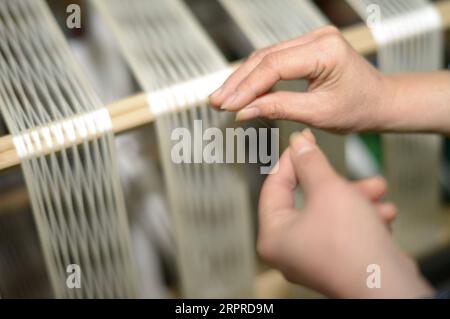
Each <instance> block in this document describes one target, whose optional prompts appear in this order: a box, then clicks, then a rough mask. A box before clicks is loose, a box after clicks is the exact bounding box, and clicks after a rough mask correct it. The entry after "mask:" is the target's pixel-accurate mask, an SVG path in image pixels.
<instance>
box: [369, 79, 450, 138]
mask: <svg viewBox="0 0 450 319" xmlns="http://www.w3.org/2000/svg"><path fill="white" fill-rule="evenodd" d="M386 87H387V89H386V90H387V91H388V92H389V93H388V94H387V95H386V99H385V100H384V104H385V105H382V106H380V109H379V112H378V114H379V116H377V118H378V120H377V121H376V124H375V127H374V130H375V131H391V132H431V133H440V134H445V135H450V72H448V71H440V72H430V73H405V74H399V75H392V76H387V77H386Z"/></svg>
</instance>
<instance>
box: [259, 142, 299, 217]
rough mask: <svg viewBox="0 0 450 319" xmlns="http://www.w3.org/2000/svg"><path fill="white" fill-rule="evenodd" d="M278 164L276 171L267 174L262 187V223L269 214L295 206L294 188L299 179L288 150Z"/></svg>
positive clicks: (260, 202) (260, 209) (260, 213)
mask: <svg viewBox="0 0 450 319" xmlns="http://www.w3.org/2000/svg"><path fill="white" fill-rule="evenodd" d="M277 165H278V167H277V171H276V173H274V174H270V175H268V176H267V178H266V180H265V182H264V185H263V187H262V189H261V193H260V199H259V215H260V223H264V221H265V220H266V219H267V217H268V216H271V215H274V214H276V213H277V212H279V211H282V210H288V209H293V208H294V207H295V197H294V196H295V195H294V190H295V187H296V186H297V179H296V177H295V171H294V167H293V166H292V162H291V158H290V155H289V151H288V150H286V151H284V152H283V154H282V155H281V157H280V160H279V161H278V164H277Z"/></svg>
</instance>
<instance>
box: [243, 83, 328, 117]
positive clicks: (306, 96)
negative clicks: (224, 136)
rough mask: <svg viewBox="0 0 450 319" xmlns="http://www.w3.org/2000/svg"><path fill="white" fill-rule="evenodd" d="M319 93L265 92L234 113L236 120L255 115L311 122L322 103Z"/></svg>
mask: <svg viewBox="0 0 450 319" xmlns="http://www.w3.org/2000/svg"><path fill="white" fill-rule="evenodd" d="M321 101H322V99H321V97H320V96H319V95H316V94H314V93H299V92H285V91H278V92H273V93H268V94H265V95H263V96H261V97H259V98H257V99H256V100H254V101H253V102H252V103H250V104H249V105H248V106H246V107H244V108H243V109H241V110H240V111H239V112H237V114H236V121H247V120H251V119H255V118H257V117H264V118H268V119H272V120H291V121H297V122H303V123H308V124H311V122H312V120H313V119H314V118H315V117H317V109H318V108H317V107H316V106H319V105H321V104H323V103H322V102H321Z"/></svg>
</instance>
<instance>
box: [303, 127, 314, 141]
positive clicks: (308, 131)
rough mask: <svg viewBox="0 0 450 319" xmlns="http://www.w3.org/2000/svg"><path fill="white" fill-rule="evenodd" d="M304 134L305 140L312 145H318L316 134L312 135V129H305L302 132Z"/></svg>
mask: <svg viewBox="0 0 450 319" xmlns="http://www.w3.org/2000/svg"><path fill="white" fill-rule="evenodd" d="M302 134H303V136H304V137H305V138H307V139H308V140H309V141H310V142H311V143H313V144H316V137H315V136H314V134H313V133H312V131H311V129H309V128H305V129H304V130H303V131H302Z"/></svg>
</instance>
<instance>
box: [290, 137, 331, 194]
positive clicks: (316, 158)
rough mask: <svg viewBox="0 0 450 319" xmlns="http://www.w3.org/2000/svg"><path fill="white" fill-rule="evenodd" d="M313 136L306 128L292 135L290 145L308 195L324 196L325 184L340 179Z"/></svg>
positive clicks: (298, 178)
mask: <svg viewBox="0 0 450 319" xmlns="http://www.w3.org/2000/svg"><path fill="white" fill-rule="evenodd" d="M313 138H314V136H313V135H312V133H311V131H310V130H309V129H305V130H304V131H303V132H302V133H300V134H298V133H297V134H295V135H293V136H291V139H290V145H289V151H290V152H289V153H290V155H291V160H292V163H293V166H294V170H295V173H296V176H297V180H298V182H299V183H300V185H301V187H302V188H303V191H304V193H305V196H306V197H312V196H314V195H320V196H322V195H323V193H322V190H323V187H322V186H323V185H326V184H327V183H330V182H334V181H336V180H339V179H340V177H339V176H338V175H337V173H336V172H335V171H334V169H333V168H332V167H331V165H330V163H329V162H328V160H327V158H326V157H325V155H324V154H323V152H322V151H321V150H320V149H319V147H318V146H317V145H316V144H315V142H313V141H312V139H313Z"/></svg>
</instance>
